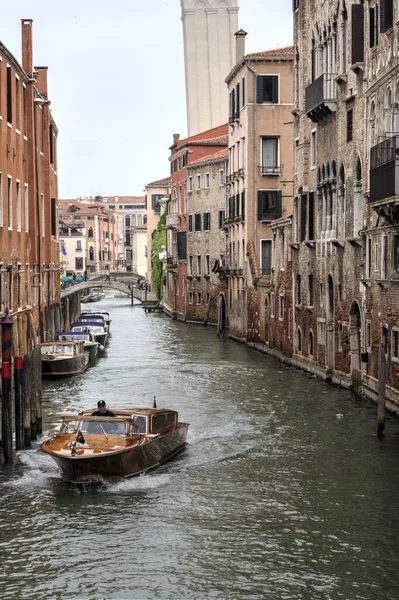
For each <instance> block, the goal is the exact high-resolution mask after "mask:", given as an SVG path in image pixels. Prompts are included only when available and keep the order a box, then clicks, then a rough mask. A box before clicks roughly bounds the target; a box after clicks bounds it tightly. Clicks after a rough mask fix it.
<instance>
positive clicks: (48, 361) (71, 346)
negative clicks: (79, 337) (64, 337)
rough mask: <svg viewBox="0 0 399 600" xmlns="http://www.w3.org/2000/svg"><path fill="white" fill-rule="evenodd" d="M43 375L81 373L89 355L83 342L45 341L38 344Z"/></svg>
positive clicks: (84, 368) (56, 375) (67, 375)
mask: <svg viewBox="0 0 399 600" xmlns="http://www.w3.org/2000/svg"><path fill="white" fill-rule="evenodd" d="M38 347H39V348H40V353H41V360H42V375H43V377H52V378H54V377H71V376H72V375H79V374H80V373H83V371H85V370H86V369H87V367H88V365H89V355H88V353H87V352H86V351H85V349H84V346H83V342H76V341H75V342H72V341H68V342H67V341H62V342H45V343H43V344H38Z"/></svg>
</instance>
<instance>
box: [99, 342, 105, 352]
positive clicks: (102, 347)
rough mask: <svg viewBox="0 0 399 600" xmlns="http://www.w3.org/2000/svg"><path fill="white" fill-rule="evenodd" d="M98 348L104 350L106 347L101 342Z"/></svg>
mask: <svg viewBox="0 0 399 600" xmlns="http://www.w3.org/2000/svg"><path fill="white" fill-rule="evenodd" d="M98 349H99V350H101V352H102V351H103V350H105V348H104V346H103V345H102V344H100V345H99V347H98Z"/></svg>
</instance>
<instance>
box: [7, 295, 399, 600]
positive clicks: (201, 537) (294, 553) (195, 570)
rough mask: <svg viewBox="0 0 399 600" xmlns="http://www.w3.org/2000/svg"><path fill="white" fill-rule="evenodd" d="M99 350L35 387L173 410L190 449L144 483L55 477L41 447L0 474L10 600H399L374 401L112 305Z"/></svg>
mask: <svg viewBox="0 0 399 600" xmlns="http://www.w3.org/2000/svg"><path fill="white" fill-rule="evenodd" d="M102 307H103V310H110V312H111V314H112V320H113V321H112V331H113V336H112V340H111V341H110V346H109V350H108V355H107V357H106V358H104V359H99V360H98V361H97V363H96V364H95V365H94V366H93V367H92V368H91V369H90V370H89V371H87V372H86V374H84V375H83V376H81V377H77V378H74V379H73V380H65V381H62V382H51V383H49V384H46V385H45V406H44V424H45V430H46V433H50V432H51V431H52V430H53V428H54V427H55V424H56V423H57V421H58V417H59V415H60V414H62V413H63V412H70V411H76V410H80V409H83V408H90V407H92V406H93V407H94V406H95V405H96V403H97V400H98V399H100V398H102V399H104V400H105V401H106V402H107V403H108V404H110V405H111V406H112V405H114V406H115V405H119V406H123V405H127V404H147V405H148V404H151V403H152V398H153V396H154V395H156V396H157V398H158V403H159V405H164V406H170V407H171V408H176V409H177V410H179V412H180V415H181V417H182V418H184V420H186V421H188V422H190V424H191V426H190V433H189V446H188V448H187V450H186V451H185V452H184V453H183V454H181V455H180V456H179V457H177V458H176V460H174V461H173V462H171V463H170V464H168V465H164V466H163V467H162V468H160V469H158V470H157V471H155V472H154V473H152V474H150V475H147V476H145V477H140V478H136V479H131V480H126V481H122V482H117V483H104V484H103V485H100V486H95V487H94V488H93V487H85V488H82V487H73V486H70V485H67V484H65V483H63V482H62V481H61V480H60V477H59V475H58V472H57V469H56V466H55V464H54V463H53V462H52V461H51V460H50V459H49V458H48V457H47V456H45V455H42V454H41V453H40V452H38V451H37V449H33V450H30V451H28V452H23V453H20V457H19V459H20V460H19V463H18V464H17V465H15V466H14V467H12V468H9V469H6V470H3V471H2V473H1V477H2V480H1V483H0V497H1V504H0V516H1V519H0V552H1V554H2V571H3V574H2V576H1V578H0V597H1V598H4V599H13V600H14V599H15V598H29V600H39V599H40V600H41V599H46V600H47V599H48V598H62V599H63V600H64V599H74V600H76V599H77V598H85V599H90V600H97V599H99V598H113V599H115V600H116V599H118V600H121V599H125V598H126V599H131V598H134V599H137V600H147V599H151V600H152V599H154V598H161V599H168V598H177V599H179V600H180V599H182V600H183V599H186V598H187V599H188V598H190V599H193V598H194V599H199V600H200V599H201V600H202V599H205V598H206V599H208V598H218V599H219V600H220V599H221V598H229V599H234V600H235V599H237V600H238V599H242V598H250V599H258V598H259V599H265V598H267V599H276V600H277V599H278V600H282V599H288V600H296V599H298V600H310V599H311V600H319V599H320V600H326V599H331V600H336V599H345V600H349V599H350V600H352V599H356V600H357V599H367V600H370V599H371V598H373V600H383V599H384V600H386V599H388V600H389V599H395V600H396V598H397V592H396V588H397V586H396V583H395V576H396V565H397V560H396V556H397V552H398V542H397V541H396V529H397V526H398V517H397V514H396V512H397V511H396V504H397V501H398V490H399V474H398V468H397V465H398V460H399V438H398V435H397V434H398V433H399V429H398V424H397V423H396V422H395V421H391V420H389V421H388V423H387V434H386V437H385V439H384V440H383V441H379V440H378V439H377V437H376V436H375V430H376V415H375V407H374V406H373V405H371V404H368V403H366V402H365V401H363V400H358V399H357V398H355V397H353V396H351V394H350V393H349V392H346V391H342V390H339V389H337V388H333V387H331V386H328V385H326V384H324V383H321V382H320V381H318V380H315V379H314V378H312V377H309V376H308V375H306V374H303V373H301V372H298V371H296V370H294V369H289V368H285V367H283V366H282V365H281V364H280V363H278V362H276V361H274V360H273V359H271V358H268V357H264V356H260V355H258V354H255V353H253V352H252V351H250V350H248V349H247V348H245V347H244V346H241V345H238V344H234V343H232V342H228V341H226V340H218V339H217V338H216V335H215V331H214V330H213V329H211V328H209V329H204V328H201V327H197V328H196V327H189V326H186V325H183V324H180V323H176V322H172V321H170V320H169V319H167V318H165V317H163V316H162V315H159V314H153V315H145V314H144V313H143V312H142V311H141V309H140V308H137V307H133V308H132V307H130V306H128V305H124V304H123V300H119V299H118V300H116V299H115V300H113V299H112V300H106V301H104V302H103V303H102Z"/></svg>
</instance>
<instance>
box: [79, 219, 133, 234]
mask: <svg viewBox="0 0 399 600" xmlns="http://www.w3.org/2000/svg"><path fill="white" fill-rule="evenodd" d="M127 219H129V224H128V223H127ZM126 225H127V226H128V227H129V225H130V217H126ZM88 233H89V238H92V237H94V233H93V228H92V227H90V228H89V232H88Z"/></svg>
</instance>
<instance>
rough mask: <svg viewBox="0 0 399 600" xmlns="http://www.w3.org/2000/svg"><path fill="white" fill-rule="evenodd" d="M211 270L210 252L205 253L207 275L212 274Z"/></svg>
mask: <svg viewBox="0 0 399 600" xmlns="http://www.w3.org/2000/svg"><path fill="white" fill-rule="evenodd" d="M210 272H211V261H210V258H209V254H205V275H210Z"/></svg>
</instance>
